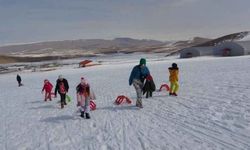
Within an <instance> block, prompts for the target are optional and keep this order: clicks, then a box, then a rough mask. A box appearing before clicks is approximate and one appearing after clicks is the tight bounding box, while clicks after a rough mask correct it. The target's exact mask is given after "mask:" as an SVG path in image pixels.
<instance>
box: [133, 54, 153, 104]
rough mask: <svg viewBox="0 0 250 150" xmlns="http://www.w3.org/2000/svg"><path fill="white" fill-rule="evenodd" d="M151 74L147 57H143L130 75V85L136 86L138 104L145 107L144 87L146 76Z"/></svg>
mask: <svg viewBox="0 0 250 150" xmlns="http://www.w3.org/2000/svg"><path fill="white" fill-rule="evenodd" d="M149 74H150V72H149V70H148V68H147V67H146V59H145V58H141V59H140V63H139V65H136V66H134V68H133V70H132V72H131V74H130V77H129V85H132V84H133V86H134V88H135V91H136V95H137V100H136V106H137V107H140V108H143V106H142V88H143V83H144V80H145V78H146V77H147V76H148V75H149Z"/></svg>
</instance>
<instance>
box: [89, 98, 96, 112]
mask: <svg viewBox="0 0 250 150" xmlns="http://www.w3.org/2000/svg"><path fill="white" fill-rule="evenodd" d="M95 109H96V104H95V102H94V101H93V100H91V101H90V110H95Z"/></svg>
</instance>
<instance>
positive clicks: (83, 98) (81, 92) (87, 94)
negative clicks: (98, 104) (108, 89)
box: [76, 77, 95, 119]
mask: <svg viewBox="0 0 250 150" xmlns="http://www.w3.org/2000/svg"><path fill="white" fill-rule="evenodd" d="M76 94H77V106H80V111H81V117H82V118H84V114H85V113H86V119H90V115H89V111H90V106H89V105H90V100H91V99H95V96H94V94H93V93H91V91H90V86H89V84H88V82H87V81H86V79H84V78H83V77H82V78H81V83H79V84H78V85H77V87H76Z"/></svg>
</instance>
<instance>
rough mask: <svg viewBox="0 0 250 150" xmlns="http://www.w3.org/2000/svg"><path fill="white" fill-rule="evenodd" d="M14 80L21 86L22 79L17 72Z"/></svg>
mask: <svg viewBox="0 0 250 150" xmlns="http://www.w3.org/2000/svg"><path fill="white" fill-rule="evenodd" d="M16 80H17V82H18V86H22V85H23V84H22V79H21V76H20V75H19V74H17V75H16Z"/></svg>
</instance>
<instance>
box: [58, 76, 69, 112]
mask: <svg viewBox="0 0 250 150" xmlns="http://www.w3.org/2000/svg"><path fill="white" fill-rule="evenodd" d="M68 90H69V84H68V81H67V80H66V79H65V78H63V76H62V75H59V76H58V79H57V80H56V88H55V97H56V95H57V92H58V93H59V94H60V97H61V108H62V109H63V108H64V106H65V105H67V103H66V100H65V99H66V94H67V93H68Z"/></svg>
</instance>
